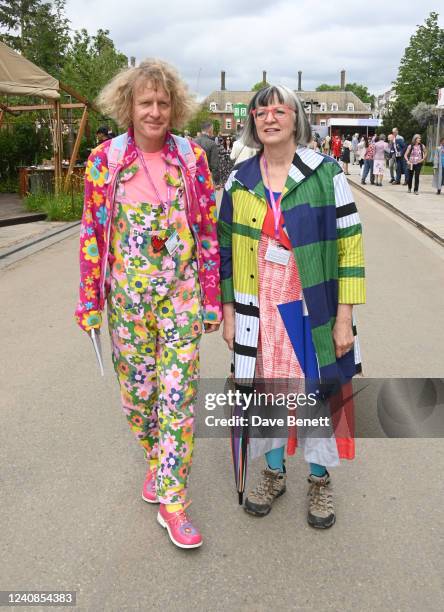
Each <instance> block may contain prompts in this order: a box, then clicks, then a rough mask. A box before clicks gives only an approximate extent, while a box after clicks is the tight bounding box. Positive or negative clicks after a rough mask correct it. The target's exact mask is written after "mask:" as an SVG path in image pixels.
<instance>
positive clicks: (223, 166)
mask: <svg viewBox="0 0 444 612" xmlns="http://www.w3.org/2000/svg"><path fill="white" fill-rule="evenodd" d="M218 149H219V181H220V186H221V187H223V186H224V185H225V182H226V180H227V178H228V177H229V176H230V172H231V168H232V167H233V162H232V161H231V159H230V154H229V153H228V151H227V144H226V138H225V137H224V136H219V144H218Z"/></svg>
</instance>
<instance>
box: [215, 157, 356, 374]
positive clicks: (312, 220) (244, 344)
mask: <svg viewBox="0 0 444 612" xmlns="http://www.w3.org/2000/svg"><path fill="white" fill-rule="evenodd" d="M267 206H268V204H267V201H266V198H265V192H264V184H263V181H262V177H261V172H260V166H259V156H258V155H257V156H255V157H253V158H251V159H249V160H247V161H245V162H243V163H242V164H240V165H238V166H237V167H236V168H235V169H234V170H233V172H232V173H231V175H230V177H229V179H228V181H227V183H226V186H225V191H224V195H223V200H222V205H221V210H220V214H219V222H218V233H219V243H220V248H221V286H222V301H223V302H224V303H226V302H233V303H234V308H235V317H236V332H235V349H234V353H235V360H234V361H235V372H234V374H235V378H236V379H240V380H244V381H245V380H247V381H248V380H253V379H254V373H255V365H256V356H257V343H258V336H259V300H258V293H259V288H258V244H259V238H260V235H261V228H262V225H263V221H264V218H265V215H266V212H267ZM281 209H282V213H283V217H284V222H285V229H286V231H287V234H288V236H289V239H290V242H291V245H292V250H293V254H294V257H295V259H296V263H297V266H298V269H299V274H300V278H301V284H302V289H303V295H304V302H305V305H306V308H307V311H308V318H309V322H310V328H311V335H312V340H313V344H314V348H315V352H316V359H317V365H318V375H319V379H320V381H321V382H322V381H331V380H339V381H341V382H342V383H345V382H347V381H348V380H350V378H351V377H352V376H353V375H354V374H355V373H357V372H358V371H360V354H359V345H358V342H357V341H356V342H355V345H354V349H353V350H351V351H349V352H348V353H347V354H346V355H344V356H343V357H341V358H340V359H337V358H336V356H335V347H334V343H333V337H332V330H333V326H334V324H335V320H336V313H337V309H338V304H362V303H364V302H365V274H364V256H363V245H362V228H361V223H360V219H359V215H358V211H357V209H356V205H355V203H354V201H353V196H352V193H351V190H350V188H349V186H348V183H347V180H346V178H345V176H344V173H343V171H342V169H341V168H340V166H339V164H338V163H337V162H336V161H335V160H334V159H332V158H331V157H328V156H326V155H323V154H321V153H318V152H316V151H313V150H311V149H309V148H307V147H298V148H297V150H296V152H295V156H294V159H293V163H292V165H291V168H290V171H289V175H288V178H287V182H286V185H285V188H284V192H283V197H282V201H281ZM233 253H235V256H234V257H233Z"/></svg>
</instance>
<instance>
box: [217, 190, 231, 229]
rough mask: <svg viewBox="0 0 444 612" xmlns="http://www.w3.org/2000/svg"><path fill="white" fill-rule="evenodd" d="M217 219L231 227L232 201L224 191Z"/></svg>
mask: <svg viewBox="0 0 444 612" xmlns="http://www.w3.org/2000/svg"><path fill="white" fill-rule="evenodd" d="M219 219H221V220H222V221H225V223H228V224H229V225H231V224H232V222H233V201H232V199H231V195H230V194H229V193H228V192H227V191H225V189H224V192H223V195H222V203H221V205H220V211H219Z"/></svg>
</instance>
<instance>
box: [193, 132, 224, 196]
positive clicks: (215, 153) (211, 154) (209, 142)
mask: <svg viewBox="0 0 444 612" xmlns="http://www.w3.org/2000/svg"><path fill="white" fill-rule="evenodd" d="M195 142H196V143H197V144H198V145H199V146H200V147H202V149H203V150H204V151H205V153H206V155H207V160H208V166H209V168H210V171H211V175H212V177H213V183H214V184H215V185H216V187H217V186H218V185H219V184H220V165H219V164H220V162H219V148H218V145H217V144H216V142H215V141H214V131H213V124H212V123H211V121H205V122H204V123H202V126H201V135H200V136H197V137H196V138H195Z"/></svg>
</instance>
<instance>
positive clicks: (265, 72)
mask: <svg viewBox="0 0 444 612" xmlns="http://www.w3.org/2000/svg"><path fill="white" fill-rule="evenodd" d="M262 83H263V84H264V85H265V84H266V83H267V71H266V70H262Z"/></svg>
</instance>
